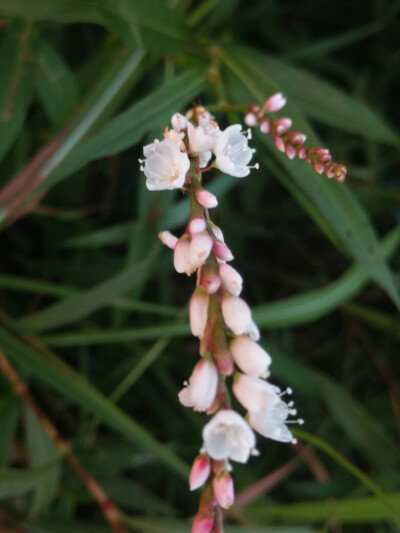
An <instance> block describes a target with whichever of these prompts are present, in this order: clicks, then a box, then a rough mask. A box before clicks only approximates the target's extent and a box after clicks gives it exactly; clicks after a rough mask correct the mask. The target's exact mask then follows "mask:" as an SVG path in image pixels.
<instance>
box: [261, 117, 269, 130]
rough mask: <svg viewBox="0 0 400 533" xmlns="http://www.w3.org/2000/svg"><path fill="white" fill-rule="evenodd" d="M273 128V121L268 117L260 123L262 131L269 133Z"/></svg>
mask: <svg viewBox="0 0 400 533" xmlns="http://www.w3.org/2000/svg"><path fill="white" fill-rule="evenodd" d="M270 130H271V123H270V121H269V120H268V119H267V118H266V119H265V120H263V121H262V122H261V124H260V131H261V133H269V132H270Z"/></svg>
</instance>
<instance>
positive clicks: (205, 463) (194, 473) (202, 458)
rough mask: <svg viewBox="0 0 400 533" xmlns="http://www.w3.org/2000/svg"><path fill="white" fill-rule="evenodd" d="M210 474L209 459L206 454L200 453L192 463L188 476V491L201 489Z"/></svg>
mask: <svg viewBox="0 0 400 533" xmlns="http://www.w3.org/2000/svg"><path fill="white" fill-rule="evenodd" d="M210 473H211V463H210V458H209V457H208V455H207V454H205V453H201V454H200V455H198V456H197V457H196V458H195V460H194V461H193V466H192V469H191V471H190V475H189V486H190V490H196V489H198V488H199V487H202V486H203V485H204V483H205V482H206V481H207V479H208V476H209V475H210Z"/></svg>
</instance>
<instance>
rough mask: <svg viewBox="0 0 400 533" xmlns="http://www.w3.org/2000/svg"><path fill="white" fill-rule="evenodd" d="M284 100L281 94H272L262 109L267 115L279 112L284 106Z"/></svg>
mask: <svg viewBox="0 0 400 533" xmlns="http://www.w3.org/2000/svg"><path fill="white" fill-rule="evenodd" d="M286 101H287V100H286V98H285V97H284V96H283V94H282V93H276V94H273V95H272V96H270V97H269V98H268V100H267V101H266V102H265V104H264V109H265V111H267V112H268V113H273V112H274V111H279V110H280V109H282V107H284V106H285V105H286Z"/></svg>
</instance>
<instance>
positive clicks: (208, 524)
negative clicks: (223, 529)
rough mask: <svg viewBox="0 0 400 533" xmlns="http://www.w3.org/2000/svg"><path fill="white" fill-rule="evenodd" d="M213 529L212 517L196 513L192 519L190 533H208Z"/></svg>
mask: <svg viewBox="0 0 400 533" xmlns="http://www.w3.org/2000/svg"><path fill="white" fill-rule="evenodd" d="M213 527H214V518H213V517H212V516H209V515H206V514H203V513H198V514H197V515H196V516H195V517H194V521H193V526H192V532H191V533H210V531H211V530H212V528H213Z"/></svg>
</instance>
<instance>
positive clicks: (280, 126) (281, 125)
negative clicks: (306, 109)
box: [275, 117, 292, 135]
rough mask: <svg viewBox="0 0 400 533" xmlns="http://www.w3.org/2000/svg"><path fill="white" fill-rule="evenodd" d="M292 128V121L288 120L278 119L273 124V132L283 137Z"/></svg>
mask: <svg viewBox="0 0 400 533" xmlns="http://www.w3.org/2000/svg"><path fill="white" fill-rule="evenodd" d="M291 127H292V120H291V119H290V118H287V117H285V118H280V119H279V120H277V121H276V122H275V131H276V133H277V135H283V134H284V133H286V132H287V131H288V129H290V128H291Z"/></svg>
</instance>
